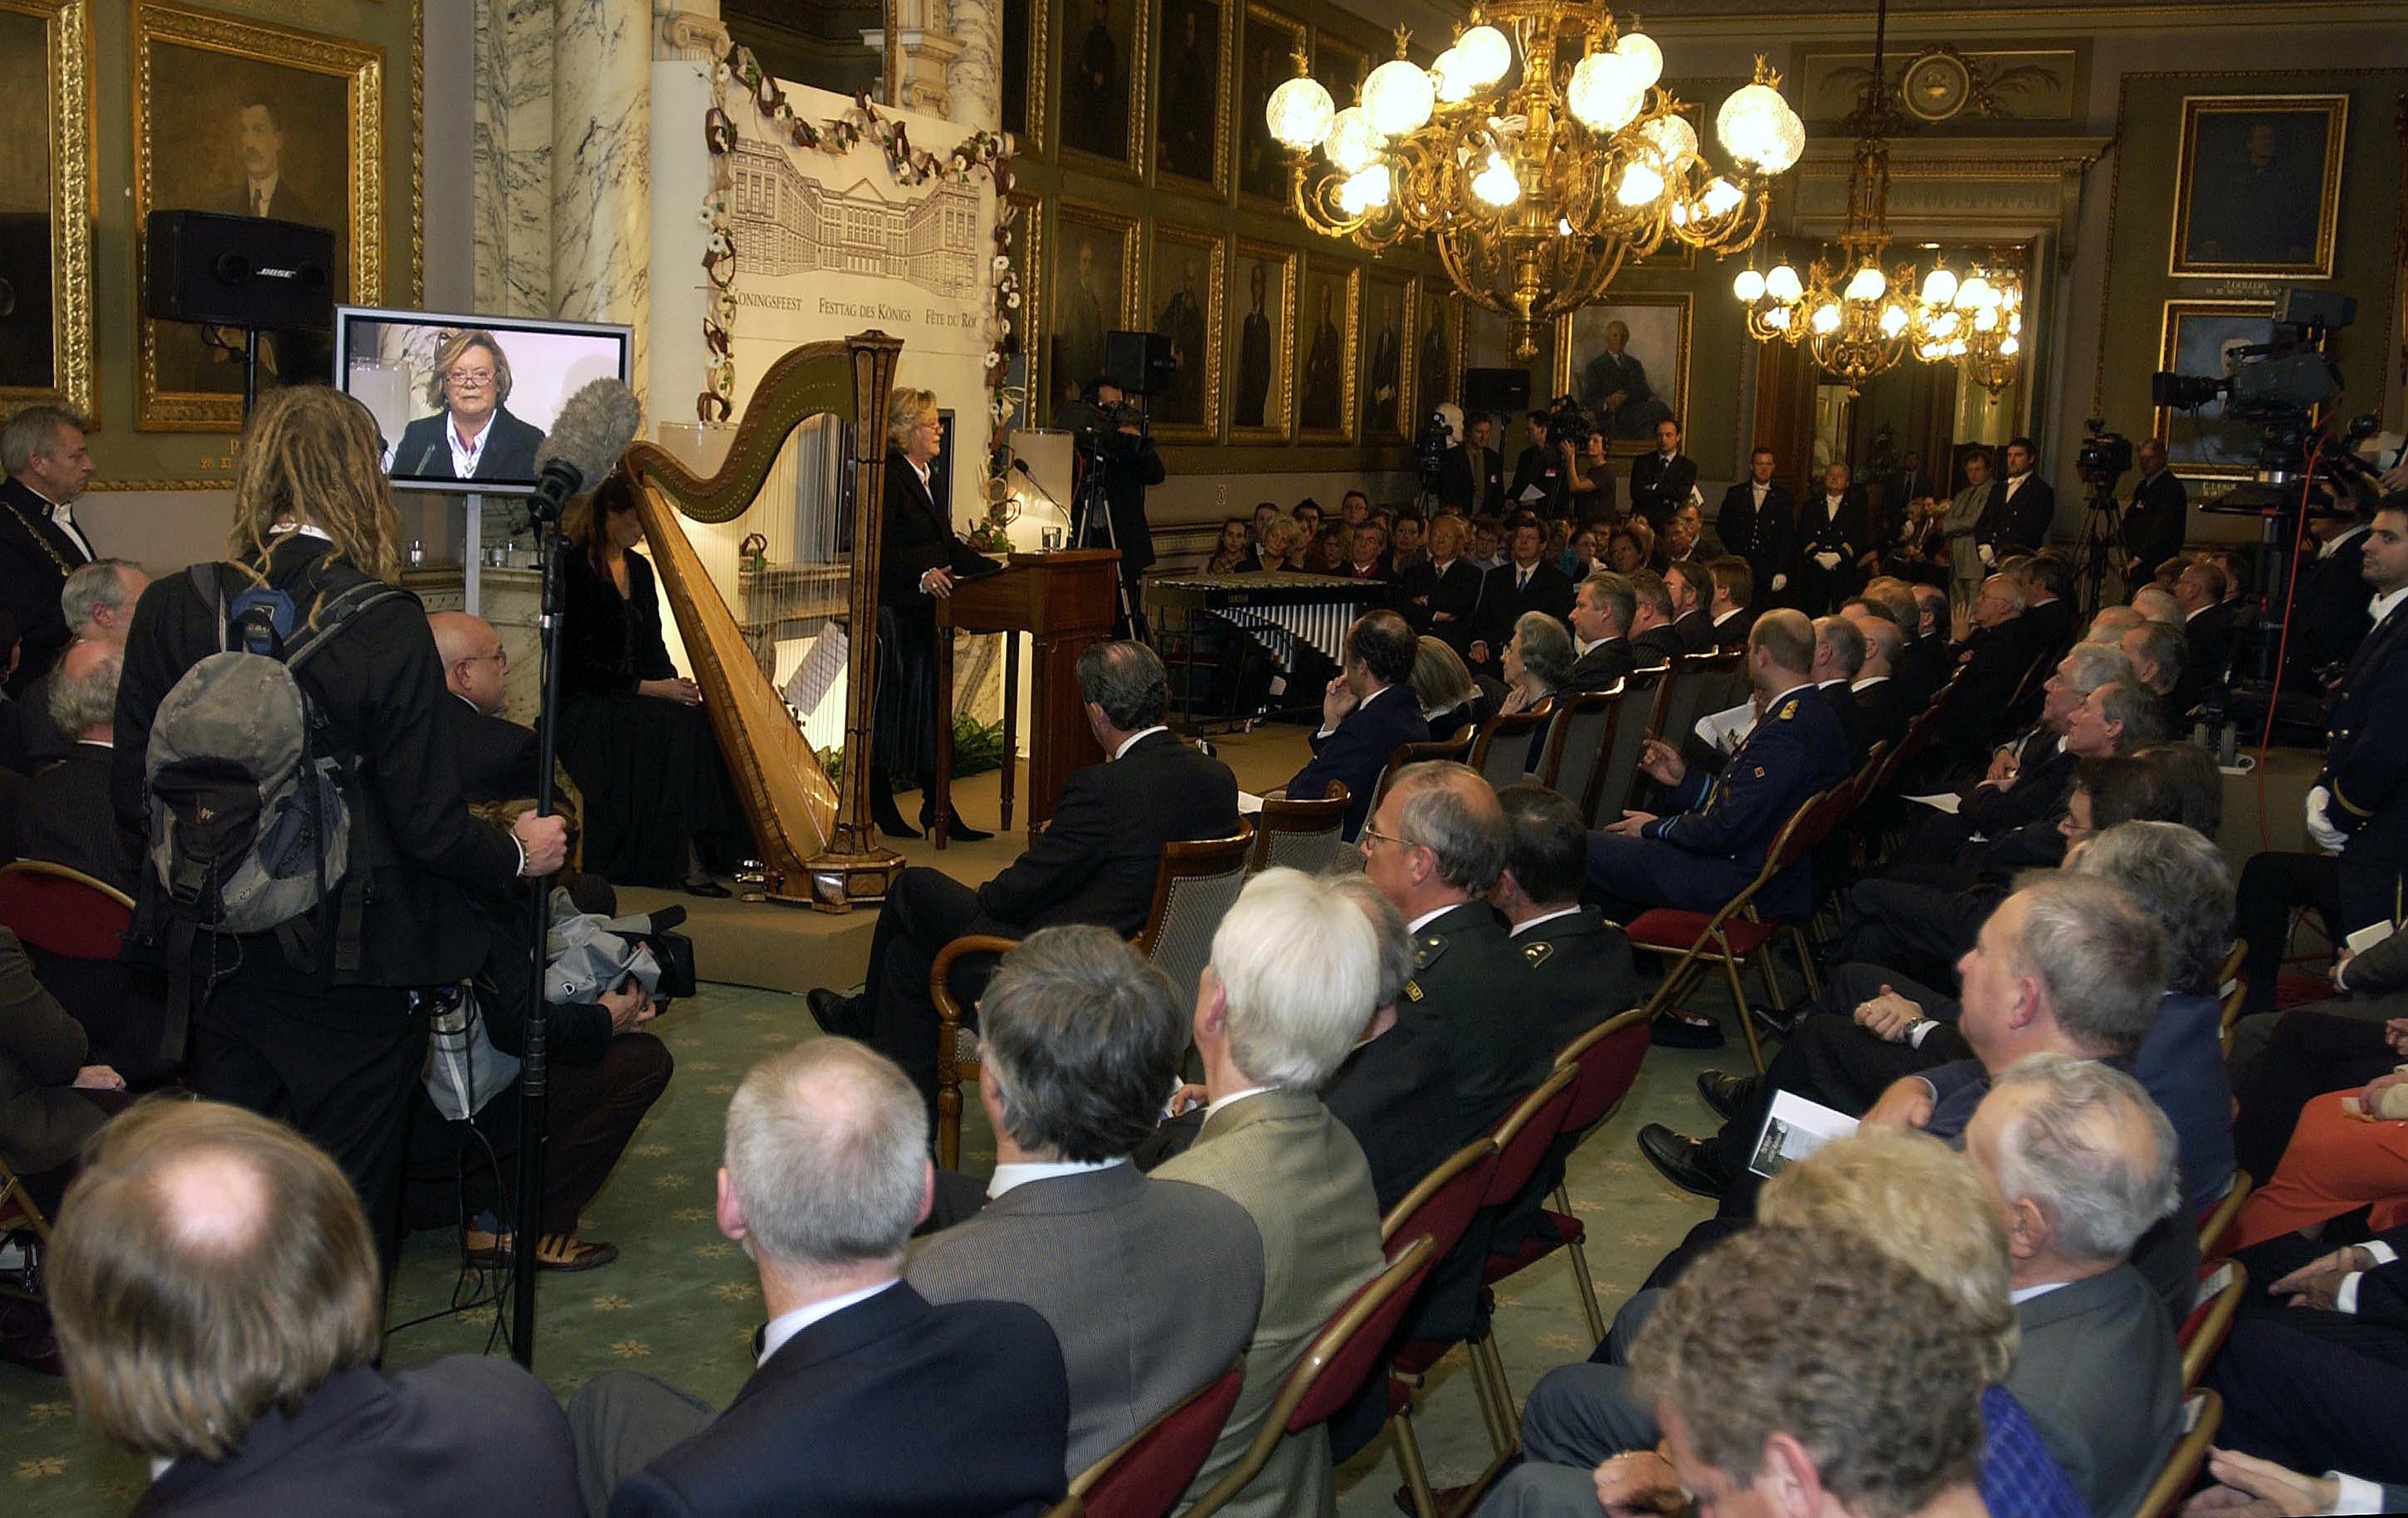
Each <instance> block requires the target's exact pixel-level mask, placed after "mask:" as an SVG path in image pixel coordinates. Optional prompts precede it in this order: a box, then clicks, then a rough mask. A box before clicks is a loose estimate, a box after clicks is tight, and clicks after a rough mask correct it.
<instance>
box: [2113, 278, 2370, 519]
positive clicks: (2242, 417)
mask: <svg viewBox="0 0 2408 1518" xmlns="http://www.w3.org/2000/svg"><path fill="white" fill-rule="evenodd" d="M2357 315H2358V301H2357V298H2356V297H2354V296H2350V295H2344V294H2339V293H2338V292H2334V291H2327V290H2300V289H2290V290H2285V291H2283V292H2282V293H2281V294H2278V295H2276V296H2275V297H2274V335H2273V337H2272V340H2271V341H2268V342H2262V343H2249V344H2246V345H2244V346H2242V347H2238V348H2234V349H2232V350H2230V351H2229V353H2228V354H2227V364H2228V365H2229V372H2228V373H2226V374H2222V375H2194V374H2175V373H2172V372H2171V371H2163V370H2161V371H2159V372H2158V373H2157V375H2155V376H2154V377H2152V378H2151V380H2150V381H2149V399H2150V401H2151V403H2152V404H2154V405H2157V406H2163V407H2168V408H2173V409H2177V410H2185V411H2193V412H2196V411H2197V410H2198V409H2199V408H2200V407H2202V406H2205V405H2207V404H2208V403H2209V402H2211V401H2213V400H2214V399H2215V398H2216V397H2217V396H2219V395H2220V396H2222V397H2223V398H2224V415H2225V418H2226V420H2228V421H2230V422H2240V423H2242V424H2243V425H2244V426H2255V427H2257V428H2258V429H2259V437H2258V448H2257V470H2258V475H2259V479H2260V480H2262V481H2264V482H2266V483H2270V484H2275V483H2282V482H2284V481H2285V480H2288V479H2289V478H2291V476H2292V475H2293V473H2294V472H2295V470H2296V468H2297V466H2298V465H2299V464H2300V461H2301V460H2302V459H2303V458H2305V457H2306V455H2307V451H2308V446H2309V444H2310V443H2311V441H2312V440H2314V439H2315V438H2316V437H2317V436H2318V434H2319V431H2320V429H2319V428H2318V426H2317V424H2316V422H2315V420H2314V417H2313V413H2314V412H2315V410H2316V408H2319V407H2321V406H2323V405H2324V404H2325V403H2327V402H2328V401H2329V400H2331V399H2332V397H2333V396H2334V395H2335V394H2339V392H2340V390H2341V388H2342V380H2341V370H2340V369H2339V368H2337V367H2336V366H2335V365H2334V364H2333V362H2332V360H2331V359H2330V358H2328V357H2327V356H2326V355H2325V354H2324V353H2323V352H2322V351H2320V350H2319V349H2318V347H2317V344H2318V343H2319V342H2320V341H2322V339H2323V338H2324V337H2325V335H2326V334H2328V333H2332V332H2339V331H2340V330H2341V329H2343V327H2346V326H2348V325H2349V324H2350V322H2352V321H2354V320H2356V318H2357ZM2334 451H2335V452H2339V451H2340V450H2334ZM2253 509H2254V508H2253Z"/></svg>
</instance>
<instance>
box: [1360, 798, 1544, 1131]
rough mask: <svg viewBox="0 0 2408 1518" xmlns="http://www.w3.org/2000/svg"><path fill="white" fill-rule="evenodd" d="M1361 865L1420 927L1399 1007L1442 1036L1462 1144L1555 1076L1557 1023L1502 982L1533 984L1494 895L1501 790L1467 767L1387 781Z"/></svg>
mask: <svg viewBox="0 0 2408 1518" xmlns="http://www.w3.org/2000/svg"><path fill="white" fill-rule="evenodd" d="M1364 838H1366V839H1367V840H1368V841H1367V842H1366V844H1365V846H1364V850H1363V860H1364V864H1363V872H1364V874H1365V875H1366V876H1367V877H1368V878H1369V880H1370V881H1371V883H1372V884H1373V885H1375V886H1377V887H1378V888H1379V891H1380V894H1381V895H1383V896H1385V897H1387V899H1388V901H1389V902H1390V903H1391V904H1392V905H1394V906H1395V908H1396V909H1397V911H1398V914H1399V915H1401V916H1402V917H1403V918H1404V920H1405V923H1406V925H1407V927H1408V928H1409V929H1410V930H1411V932H1412V945H1413V974H1412V980H1411V981H1408V982H1407V984H1406V986H1405V993H1404V995H1405V999H1404V1003H1403V1005H1402V1006H1401V1007H1400V1008H1399V1009H1398V1012H1399V1016H1400V1017H1401V1020H1402V1021H1403V1022H1404V1023H1405V1024H1408V1025H1410V1026H1412V1027H1414V1028H1417V1029H1421V1030H1424V1031H1426V1032H1430V1033H1434V1034H1436V1035H1437V1036H1438V1037H1439V1038H1441V1039H1442V1040H1444V1042H1445V1044H1446V1046H1447V1049H1448V1051H1449V1053H1450V1054H1451V1056H1452V1058H1453V1062H1454V1065H1455V1142H1456V1143H1457V1144H1465V1143H1469V1142H1470V1141H1471V1140H1472V1139H1473V1138H1477V1137H1479V1136H1480V1135H1481V1134H1483V1133H1485V1132H1486V1131H1487V1130H1488V1129H1489V1127H1490V1126H1492V1125H1493V1124H1495V1123H1496V1121H1497V1120H1498V1118H1500V1117H1502V1116H1504V1115H1505V1112H1506V1110H1507V1109H1509V1108H1511V1107H1512V1105H1513V1103H1514V1102H1515V1101H1516V1100H1517V1099H1519V1098H1520V1097H1521V1096H1525V1095H1527V1093H1528V1092H1529V1091H1530V1090H1531V1089H1532V1088H1533V1087H1535V1086H1536V1085H1538V1083H1539V1082H1540V1081H1541V1080H1543V1079H1545V1076H1546V1072H1547V1067H1548V1066H1549V1065H1550V1064H1551V1063H1552V1062H1553V1059H1554V1056H1555V1039H1554V1038H1553V1033H1554V1029H1553V1028H1552V1027H1550V1026H1548V1025H1547V1024H1546V1023H1545V1021H1544V1020H1543V1019H1541V1018H1538V1017H1534V1016H1532V1015H1531V1011H1532V1009H1531V1008H1530V1007H1529V1005H1528V1004H1527V1002H1526V1001H1524V1000H1523V999H1522V998H1520V997H1517V996H1507V995H1499V994H1498V992H1499V988H1500V987H1503V986H1509V985H1519V984H1521V983H1523V981H1525V980H1526V979H1527V977H1526V975H1525V974H1524V970H1525V968H1526V967H1525V966H1524V964H1523V962H1522V958H1521V955H1520V954H1519V953H1517V952H1515V950H1514V948H1513V945H1512V940H1511V939H1509V938H1507V937H1506V934H1505V928H1504V924H1502V923H1501V922H1500V921H1499V920H1498V916H1497V912H1496V910H1495V909H1494V908H1492V907H1490V906H1489V904H1488V900H1487V893H1488V891H1489V888H1490V887H1492V886H1494V885H1495V884H1496V883H1497V877H1498V872H1499V871H1501V870H1502V869H1503V868H1504V865H1505V845H1506V827H1505V814H1504V811H1503V810H1502V809H1501V808H1500V807H1499V806H1498V800H1497V793H1496V792H1495V791H1494V790H1492V789H1491V788H1490V787H1489V784H1488V782H1487V781H1486V780H1482V779H1481V778H1480V776H1479V774H1478V772H1477V771H1475V770H1472V769H1470V768H1469V767H1467V766H1462V765H1455V764H1421V765H1413V766H1409V767H1408V768H1406V769H1404V770H1403V771H1401V772H1399V773H1398V775H1397V776H1396V777H1395V778H1393V779H1392V780H1390V781H1389V783H1388V794H1387V795H1385V796H1383V797H1382V798H1381V802H1380V809H1379V810H1378V812H1376V813H1375V814H1374V815H1373V817H1372V819H1371V824H1370V826H1369V828H1367V829H1365V831H1364Z"/></svg>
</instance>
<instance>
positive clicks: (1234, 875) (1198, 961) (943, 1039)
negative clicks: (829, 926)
mask: <svg viewBox="0 0 2408 1518" xmlns="http://www.w3.org/2000/svg"><path fill="white" fill-rule="evenodd" d="M1253 845H1254V829H1253V827H1252V826H1251V825H1250V824H1249V823H1246V822H1245V820H1244V819H1242V818H1240V820H1239V823H1238V831H1237V832H1236V834H1234V835H1233V836H1231V837H1229V838H1197V839H1195V840H1193V841H1190V842H1184V843H1168V844H1165V845H1163V850H1162V862H1161V863H1160V864H1159V865H1157V866H1154V904H1153V906H1152V907H1151V908H1150V909H1148V910H1147V913H1146V920H1145V928H1144V930H1143V931H1142V932H1140V933H1139V934H1138V936H1137V938H1135V939H1134V940H1132V941H1133V942H1135V944H1136V945H1137V947H1138V950H1139V952H1141V953H1143V954H1144V955H1145V956H1146V957H1147V958H1149V959H1151V960H1153V961H1154V963H1155V964H1156V965H1158V966H1160V967H1162V970H1163V973H1165V974H1166V975H1169V976H1171V977H1172V980H1171V984H1173V985H1179V984H1182V983H1184V984H1187V985H1191V986H1192V985H1194V984H1195V983H1196V978H1197V974H1198V973H1199V972H1200V971H1202V969H1203V967H1204V959H1205V956H1206V955H1208V954H1209V953H1210V952H1211V945H1212V934H1213V931H1214V930H1215V929H1217V928H1218V927H1219V926H1220V925H1221V919H1222V917H1223V916H1224V915H1226V913H1227V912H1228V909H1229V904H1230V903H1231V902H1233V901H1235V900H1237V899H1238V893H1239V891H1240V890H1241V889H1243V888H1244V886H1245V883H1246V854H1247V852H1248V851H1249V850H1250V849H1251V848H1252V847H1253ZM1019 941H1020V940H1018V939H1017V938H1000V937H997V936H996V935H994V934H987V933H969V934H965V935H963V936H962V937H961V938H955V939H953V941H952V942H951V943H948V944H946V945H945V946H944V947H943V948H942V949H939V950H938V951H937V957H936V960H935V962H934V963H932V964H931V965H930V966H929V967H928V998H929V1000H930V1001H932V1002H934V1003H935V1004H936V1008H937V1163H938V1164H939V1165H941V1166H943V1167H945V1168H947V1169H949V1170H950V1169H953V1168H954V1167H957V1166H958V1165H960V1163H961V1157H962V1085H963V1082H964V1081H966V1080H970V1081H974V1080H976V1079H977V1078H978V1035H977V1034H976V1033H975V1032H973V1031H971V1029H970V1028H969V1027H968V1024H967V1022H966V1020H965V1018H964V1017H963V1010H964V1009H963V1007H962V1005H961V1003H960V1002H959V1001H957V1000H955V999H954V996H953V966H954V965H955V964H957V963H958V962H959V961H961V960H962V959H963V958H964V957H966V956H968V955H970V954H998V955H1000V954H1007V953H1010V952H1011V951H1012V950H1013V949H1014V948H1016V947H1018V946H1019ZM1182 973H1184V974H1185V975H1186V980H1185V981H1184V982H1182V981H1180V980H1179V979H1178V978H1177V977H1178V976H1179V975H1180V974H1182Z"/></svg>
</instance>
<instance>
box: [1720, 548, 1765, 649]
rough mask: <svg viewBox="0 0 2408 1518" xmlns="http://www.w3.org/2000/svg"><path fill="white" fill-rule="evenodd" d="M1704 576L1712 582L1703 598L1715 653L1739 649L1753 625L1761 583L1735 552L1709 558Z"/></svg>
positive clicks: (1743, 645)
mask: <svg viewBox="0 0 2408 1518" xmlns="http://www.w3.org/2000/svg"><path fill="white" fill-rule="evenodd" d="M1706 576H1707V578H1708V579H1709V580H1711V581H1712V582H1713V594H1710V595H1709V596H1708V597H1707V598H1706V621H1707V623H1709V624H1710V625H1711V626H1712V627H1713V635H1714V652H1717V653H1738V652H1742V651H1744V650H1745V649H1746V648H1747V635H1748V633H1749V631H1750V630H1751V629H1753V628H1754V627H1755V625H1756V606H1755V595H1756V587H1757V586H1758V585H1761V584H1762V583H1764V582H1763V581H1762V580H1758V579H1756V571H1755V570H1753V569H1751V568H1749V567H1748V563H1747V561H1746V560H1745V559H1742V558H1741V557H1740V556H1739V555H1738V554H1737V553H1726V554H1724V555H1722V556H1721V557H1720V558H1715V559H1708V560H1707V561H1706Z"/></svg>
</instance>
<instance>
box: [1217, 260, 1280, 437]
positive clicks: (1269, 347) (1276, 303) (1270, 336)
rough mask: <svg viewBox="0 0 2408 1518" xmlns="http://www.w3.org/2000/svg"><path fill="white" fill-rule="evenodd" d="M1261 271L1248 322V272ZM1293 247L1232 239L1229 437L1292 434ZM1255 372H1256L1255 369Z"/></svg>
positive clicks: (1251, 279)
mask: <svg viewBox="0 0 2408 1518" xmlns="http://www.w3.org/2000/svg"><path fill="white" fill-rule="evenodd" d="M1257 272H1259V273H1261V274H1262V276H1263V302H1262V310H1261V312H1260V316H1261V323H1260V325H1259V326H1256V325H1255V324H1254V322H1255V316H1256V312H1255V310H1254V275H1255V274H1256V273H1257ZM1296 274H1297V251H1296V250H1295V249H1294V248H1291V247H1289V246H1287V245H1286V244H1284V243H1276V242H1252V241H1248V240H1247V239H1245V238H1243V237H1240V239H1238V254H1237V261H1236V263H1235V264H1233V265H1231V267H1230V271H1229V293H1230V299H1229V320H1228V323H1227V338H1226V341H1227V343H1228V347H1227V348H1226V352H1228V353H1229V354H1230V355H1231V361H1230V363H1229V365H1228V375H1229V381H1228V384H1227V385H1226V387H1225V388H1226V390H1227V391H1228V393H1229V441H1231V442H1233V443H1284V442H1286V441H1288V440H1289V439H1290V438H1292V437H1295V436H1296V312H1297V278H1296ZM1257 371H1259V372H1257Z"/></svg>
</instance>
